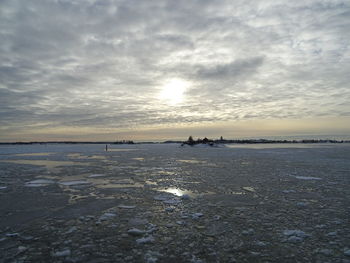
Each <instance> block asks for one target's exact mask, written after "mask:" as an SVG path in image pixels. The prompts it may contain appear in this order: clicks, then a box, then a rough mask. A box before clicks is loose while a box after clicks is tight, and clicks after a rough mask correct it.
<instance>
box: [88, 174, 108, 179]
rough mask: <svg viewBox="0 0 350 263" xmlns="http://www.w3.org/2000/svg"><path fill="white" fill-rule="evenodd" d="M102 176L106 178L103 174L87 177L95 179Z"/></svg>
mask: <svg viewBox="0 0 350 263" xmlns="http://www.w3.org/2000/svg"><path fill="white" fill-rule="evenodd" d="M104 176H106V175H105V174H91V175H89V176H88V177H89V178H96V177H104Z"/></svg>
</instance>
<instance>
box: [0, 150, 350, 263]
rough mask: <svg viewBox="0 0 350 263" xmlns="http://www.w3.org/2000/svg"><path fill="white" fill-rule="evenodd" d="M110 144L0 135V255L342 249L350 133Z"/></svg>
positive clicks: (320, 253)
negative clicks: (213, 143)
mask: <svg viewBox="0 0 350 263" xmlns="http://www.w3.org/2000/svg"><path fill="white" fill-rule="evenodd" d="M295 146H297V147H295ZM111 148H112V149H110V151H108V152H105V151H104V145H26V146H19V145H16V146H0V179H1V181H0V215H1V216H0V255H1V257H0V262H234V261H237V262H348V261H349V260H350V252H349V251H350V250H349V240H350V233H349V218H350V215H349V211H350V209H349V208H350V203H349V202H350V201H349V200H350V198H349V197H350V193H349V191H350V190H349V189H350V187H349V179H350V177H349V176H350V160H349V159H350V145H346V144H344V145H335V144H323V145H322V144H321V145H275V147H274V145H267V146H266V145H247V146H245V145H244V146H242V145H235V146H233V147H232V146H230V147H217V148H216V147H214V148H209V147H197V148H196V147H180V146H179V145H177V144H171V145H146V144H145V145H115V146H114V145H112V146H111ZM48 244H49V245H48Z"/></svg>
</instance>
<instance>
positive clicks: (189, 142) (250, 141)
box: [168, 136, 350, 146]
mask: <svg viewBox="0 0 350 263" xmlns="http://www.w3.org/2000/svg"><path fill="white" fill-rule="evenodd" d="M174 142H175V141H174ZM349 142H350V141H349V140H332V139H303V140H268V139H235V140H227V139H224V138H223V137H222V136H221V137H220V139H216V140H212V139H208V138H206V137H205V138H204V139H200V138H198V139H197V140H194V139H193V137H192V136H190V137H189V138H188V140H187V141H184V142H182V145H191V146H193V145H196V144H208V145H211V146H213V145H214V144H229V143H236V144H258V143H270V144H273V143H349ZM168 143H169V142H168Z"/></svg>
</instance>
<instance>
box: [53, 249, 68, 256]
mask: <svg viewBox="0 0 350 263" xmlns="http://www.w3.org/2000/svg"><path fill="white" fill-rule="evenodd" d="M70 255H71V251H70V249H65V250H62V251H57V252H55V253H53V256H54V257H69V256H70Z"/></svg>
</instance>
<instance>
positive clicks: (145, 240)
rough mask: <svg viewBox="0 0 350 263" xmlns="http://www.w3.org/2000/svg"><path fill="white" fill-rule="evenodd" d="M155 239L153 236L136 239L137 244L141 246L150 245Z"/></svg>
mask: <svg viewBox="0 0 350 263" xmlns="http://www.w3.org/2000/svg"><path fill="white" fill-rule="evenodd" d="M154 241H155V239H154V237H153V236H152V235H150V236H148V237H142V238H139V239H136V243H137V244H139V245H141V244H148V243H154Z"/></svg>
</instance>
